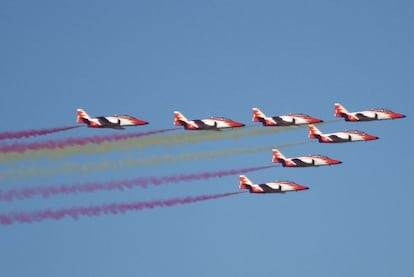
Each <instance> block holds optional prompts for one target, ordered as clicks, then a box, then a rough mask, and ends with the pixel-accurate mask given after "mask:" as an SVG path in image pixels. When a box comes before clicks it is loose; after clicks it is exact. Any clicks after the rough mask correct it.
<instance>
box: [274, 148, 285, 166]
mask: <svg viewBox="0 0 414 277" xmlns="http://www.w3.org/2000/svg"><path fill="white" fill-rule="evenodd" d="M284 160H286V157H285V156H284V155H283V154H282V153H281V152H280V151H279V150H278V149H276V148H274V149H272V163H280V162H282V161H284Z"/></svg>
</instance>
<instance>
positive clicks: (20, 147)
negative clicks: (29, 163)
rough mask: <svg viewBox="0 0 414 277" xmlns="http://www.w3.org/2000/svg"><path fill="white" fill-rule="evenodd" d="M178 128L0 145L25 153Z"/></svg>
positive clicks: (12, 150) (122, 138)
mask: <svg viewBox="0 0 414 277" xmlns="http://www.w3.org/2000/svg"><path fill="white" fill-rule="evenodd" d="M173 130H177V129H176V128H172V129H161V130H153V131H147V132H139V133H129V134H111V135H105V136H91V137H84V138H67V139H63V140H48V141H42V142H33V143H14V144H11V145H5V146H1V147H0V153H10V152H18V153H24V152H26V151H28V150H41V149H49V150H53V149H61V148H65V147H68V146H81V145H86V144H92V143H93V144H101V143H103V142H112V141H120V140H127V139H131V138H138V137H142V136H150V135H154V134H160V133H164V132H169V131H173Z"/></svg>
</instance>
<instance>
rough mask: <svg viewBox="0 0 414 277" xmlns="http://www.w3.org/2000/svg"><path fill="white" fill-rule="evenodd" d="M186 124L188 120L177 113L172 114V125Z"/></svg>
mask: <svg viewBox="0 0 414 277" xmlns="http://www.w3.org/2000/svg"><path fill="white" fill-rule="evenodd" d="M186 122H188V119H187V118H186V117H185V116H184V115H183V114H182V113H181V112H179V111H175V112H174V125H175V126H181V125H183V123H186Z"/></svg>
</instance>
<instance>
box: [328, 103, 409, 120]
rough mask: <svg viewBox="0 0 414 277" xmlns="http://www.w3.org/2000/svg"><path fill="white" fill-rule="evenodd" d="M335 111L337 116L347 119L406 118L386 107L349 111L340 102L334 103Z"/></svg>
mask: <svg viewBox="0 0 414 277" xmlns="http://www.w3.org/2000/svg"><path fill="white" fill-rule="evenodd" d="M334 111H335V116H336V117H343V118H344V119H345V121H352V122H356V121H373V120H385V119H398V118H404V117H405V115H403V114H400V113H396V112H393V111H390V110H386V109H370V110H366V111H360V112H348V111H347V110H346V109H345V108H344V106H342V105H341V104H339V103H335V104H334Z"/></svg>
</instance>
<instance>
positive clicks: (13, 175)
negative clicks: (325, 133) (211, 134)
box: [0, 141, 315, 182]
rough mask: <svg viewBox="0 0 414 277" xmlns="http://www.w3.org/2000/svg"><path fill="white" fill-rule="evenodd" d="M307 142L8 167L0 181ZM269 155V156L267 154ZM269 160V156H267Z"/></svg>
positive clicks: (263, 149)
mask: <svg viewBox="0 0 414 277" xmlns="http://www.w3.org/2000/svg"><path fill="white" fill-rule="evenodd" d="M308 143H315V142H314V141H304V142H295V143H286V144H279V145H268V146H259V147H245V148H234V149H226V150H217V151H202V152H196V153H188V154H180V155H164V156H154V157H149V158H128V159H121V160H118V161H102V162H99V163H91V164H84V165H80V164H69V163H67V164H64V165H62V166H60V167H52V168H47V167H46V168H45V167H32V168H25V169H10V170H3V171H0V182H4V181H6V180H13V179H14V180H16V179H27V178H35V177H38V178H39V177H44V178H50V177H53V176H55V175H59V174H71V173H77V174H79V173H81V174H86V173H91V172H95V171H104V170H105V171H107V170H119V169H125V168H131V167H137V166H152V165H159V164H164V163H170V162H183V161H194V160H201V159H214V158H219V157H228V156H233V155H243V154H254V153H257V152H262V151H270V150H271V149H272V148H279V149H281V148H285V147H293V146H299V145H304V144H308ZM269 157H270V156H269ZM269 160H270V158H269Z"/></svg>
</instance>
